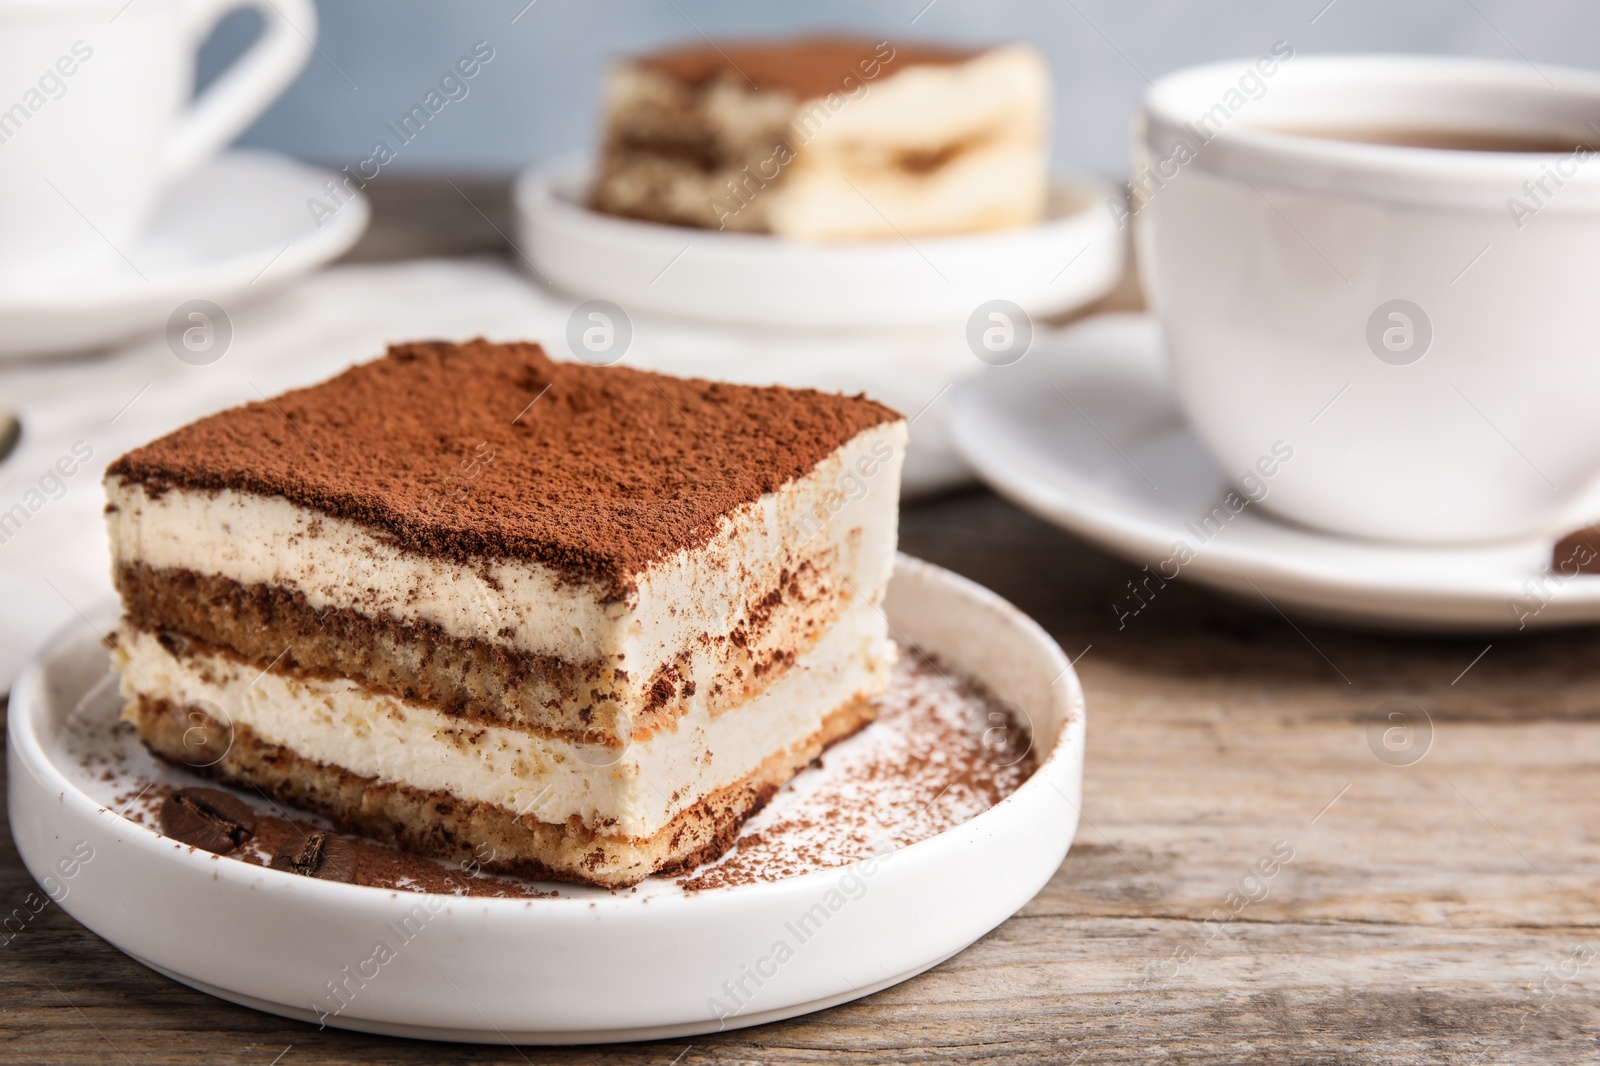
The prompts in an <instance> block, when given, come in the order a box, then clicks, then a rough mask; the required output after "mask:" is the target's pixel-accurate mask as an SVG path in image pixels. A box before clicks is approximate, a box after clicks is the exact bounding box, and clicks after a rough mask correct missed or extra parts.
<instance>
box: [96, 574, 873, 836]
mask: <svg viewBox="0 0 1600 1066" xmlns="http://www.w3.org/2000/svg"><path fill="white" fill-rule="evenodd" d="M886 626H887V623H886V621H885V619H884V617H883V615H882V613H881V612H880V611H879V609H878V608H877V607H876V606H874V605H872V604H870V603H858V604H856V605H855V606H853V607H851V608H850V609H849V610H848V611H847V612H846V613H845V614H844V615H842V616H841V617H840V618H839V620H838V622H837V623H836V624H835V625H834V626H833V628H832V629H831V630H829V632H828V633H827V634H826V635H825V636H824V637H823V638H822V639H821V640H820V641H819V642H818V643H817V644H816V645H815V646H814V647H812V649H811V650H810V651H809V652H808V653H807V654H806V655H804V656H803V657H802V658H801V659H800V661H799V662H798V664H797V665H796V666H795V668H793V669H791V670H789V671H788V672H786V673H785V674H784V675H783V677H782V678H780V679H779V680H778V681H776V682H775V683H773V684H772V685H771V686H769V687H768V688H767V689H766V690H765V691H763V692H762V693H761V694H760V695H759V696H756V697H755V698H753V699H751V700H749V701H747V702H746V703H744V704H743V705H741V706H739V707H736V708H734V709H732V710H729V711H726V712H724V713H722V714H719V715H712V714H709V713H707V712H705V711H703V710H701V711H696V712H691V713H690V714H688V715H686V716H685V717H684V718H681V719H679V720H678V721H677V722H675V723H674V724H673V725H672V726H670V727H668V728H665V729H662V730H660V731H658V732H657V733H655V734H654V735H652V736H651V737H649V738H648V739H646V740H641V741H637V742H635V743H633V744H631V745H629V746H627V747H626V748H623V749H615V748H605V747H602V746H598V745H582V744H574V743H572V742H570V741H566V740H561V739H559V738H547V737H541V736H537V735H534V734H532V733H529V732H526V731H523V730H518V729H508V728H505V727H503V726H496V725H482V724H478V723H473V722H465V721H463V720H461V719H458V718H450V717H448V716H446V715H444V714H441V713H440V712H438V711H436V710H434V709H432V708H430V707H426V706H423V705H421V704H416V703H410V702H408V701H405V700H401V699H396V698H394V697H391V696H384V695H375V694H372V693H369V692H367V691H365V690H363V689H362V688H360V687H359V686H357V685H356V684H354V683H353V682H350V681H345V680H331V681H330V680H317V679H308V680H300V679H296V678H293V677H290V676H287V675H283V674H276V673H270V672H269V673H266V674H262V673H261V672H260V670H259V669H257V668H256V667H253V666H250V665H247V664H244V663H240V662H238V661H236V660H233V659H228V658H223V657H220V656H214V655H190V656H185V657H183V658H178V657H175V656H173V655H172V654H171V653H170V652H168V651H167V649H166V648H164V647H163V646H162V645H161V642H160V641H159V640H157V639H156V638H155V637H154V636H153V635H151V634H149V633H145V632H142V631H138V630H133V629H130V628H128V627H124V628H123V629H122V630H121V631H119V633H118V638H117V639H118V649H119V654H118V655H117V656H116V657H115V662H116V663H117V665H118V668H119V670H120V671H121V674H122V693H123V696H124V698H125V699H129V700H131V699H132V698H133V697H135V696H140V695H142V696H148V697H151V698H155V699H165V700H169V701H171V702H173V703H175V704H178V705H180V706H183V705H188V704H198V705H200V706H202V707H203V708H206V709H207V710H208V711H209V713H211V714H212V715H213V716H214V717H217V718H219V719H222V720H224V721H226V722H228V723H231V724H233V725H245V726H248V727H249V728H250V729H251V731H252V732H254V733H255V734H256V735H257V736H258V737H260V738H261V739H262V740H264V741H267V742H268V743H271V744H278V745H282V746H283V747H286V748H288V749H290V750H291V751H294V752H295V753H297V754H299V755H301V756H304V757H305V758H307V759H311V760H314V761H316V762H319V763H323V764H328V765H333V766H338V767H342V768H343V769H346V770H349V771H350V772H351V773H354V774H357V775H359V776H362V777H371V778H376V779H377V780H378V781H381V782H385V783H393V784H403V785H409V786H411V787H413V788H417V789H421V790H424V791H430V792H431V791H435V790H439V791H444V792H448V793H450V794H451V795H454V796H457V797H460V798H462V799H466V800H474V801H479V802H483V803H490V804H494V805H495V806H498V807H502V808H504V809H506V810H510V811H514V812H516V813H518V814H521V815H531V816H532V817H534V818H536V819H538V820H539V821H541V822H552V823H557V824H565V823H566V822H567V821H568V820H569V819H570V818H573V817H577V818H579V819H581V820H582V822H583V824H584V825H585V826H588V827H589V828H591V829H595V830H597V831H600V832H602V833H604V834H606V835H623V836H629V837H646V836H649V835H651V834H653V833H655V832H656V831H658V830H659V829H661V828H662V827H663V826H665V825H666V824H667V823H668V822H670V821H671V820H672V818H673V817H674V816H676V815H677V814H678V813H679V812H681V811H683V810H684V809H686V808H688V807H690V806H693V805H694V804H695V803H697V802H698V801H700V800H701V799H703V798H705V797H706V796H707V795H709V794H711V793H712V792H715V791H716V790H718V789H720V788H724V787H726V786H728V785H731V784H734V783H736V782H738V781H740V780H742V779H743V778H745V777H747V776H748V775H749V774H750V773H751V772H753V771H754V770H755V769H756V768H757V767H758V766H760V765H761V763H762V762H763V761H764V760H765V759H767V758H768V757H769V756H771V755H774V754H776V753H780V752H787V751H789V750H791V749H793V748H795V747H796V746H798V745H800V744H801V743H803V742H804V741H805V740H806V739H807V738H808V737H811V736H812V735H814V734H815V733H816V732H817V731H818V730H819V729H820V728H821V726H822V722H823V719H824V717H825V716H826V715H827V714H828V713H829V712H831V711H833V710H834V709H835V708H837V707H839V706H840V705H842V704H844V703H845V702H846V701H848V700H850V699H851V698H852V697H854V696H857V695H868V696H871V695H877V694H879V693H881V692H882V691H883V690H884V689H885V688H886V687H887V686H888V681H889V667H890V665H891V664H892V662H893V658H894V645H893V643H892V642H891V641H890V640H888V639H887V637H886V636H885V631H886Z"/></svg>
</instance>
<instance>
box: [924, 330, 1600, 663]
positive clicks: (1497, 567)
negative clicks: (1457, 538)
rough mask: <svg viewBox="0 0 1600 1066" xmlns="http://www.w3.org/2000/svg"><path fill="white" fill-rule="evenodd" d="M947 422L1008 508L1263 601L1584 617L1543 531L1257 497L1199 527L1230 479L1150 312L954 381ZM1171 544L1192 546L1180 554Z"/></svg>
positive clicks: (1497, 625) (1451, 627)
mask: <svg viewBox="0 0 1600 1066" xmlns="http://www.w3.org/2000/svg"><path fill="white" fill-rule="evenodd" d="M950 426H951V433H952V435H953V438H954V441H955V444H956V448H957V450H958V451H960V453H961V454H962V456H963V457H964V458H965V459H966V460H967V462H968V463H969V464H970V465H971V466H972V468H973V469H974V470H975V471H977V473H978V475H979V476H980V477H982V478H983V479H984V480H985V481H987V482H988V483H989V484H990V485H992V486H993V487H994V488H995V489H996V490H997V491H998V492H1000V493H1002V494H1003V495H1005V496H1007V497H1009V498H1010V499H1012V500H1014V501H1015V502H1017V503H1018V504H1020V505H1022V506H1023V507H1026V508H1028V509H1029V510H1031V511H1033V512H1034V513H1036V514H1038V515H1040V516H1042V517H1044V518H1046V519H1049V520H1050V521H1052V522H1054V523H1056V524H1057V525H1060V526H1061V527H1062V528H1064V529H1068V530H1071V531H1072V532H1074V533H1077V534H1078V535H1080V536H1082V537H1084V538H1086V539H1088V540H1090V541H1093V542H1094V543H1096V544H1099V545H1100V546H1102V547H1104V548H1105V549H1106V550H1108V551H1111V552H1114V553H1115V554H1117V555H1120V556H1122V557H1123V558H1126V559H1129V560H1131V561H1133V562H1134V563H1136V564H1140V565H1147V566H1150V567H1152V569H1156V568H1158V567H1160V566H1162V565H1164V567H1165V568H1164V569H1162V570H1161V573H1162V574H1163V575H1164V576H1171V574H1172V573H1173V572H1174V571H1175V570H1176V571H1177V572H1178V573H1180V574H1182V576H1184V577H1187V578H1192V579H1193V580H1195V581H1198V582H1200V583H1202V584H1205V585H1210V586H1212V587H1214V588H1218V589H1222V590H1224V591H1226V592H1230V593H1234V594H1237V595H1239V596H1241V597H1244V598H1246V599H1247V600H1249V601H1252V602H1254V603H1256V604H1258V605H1262V606H1263V609H1266V606H1265V605H1264V604H1262V600H1263V599H1266V600H1268V601H1269V602H1270V603H1271V605H1272V606H1273V607H1276V608H1279V609H1281V610H1285V611H1298V612H1300V613H1303V614H1306V615H1309V616H1314V617H1322V618H1326V619H1329V620H1333V621H1340V622H1345V623H1354V624H1360V625H1372V626H1379V627H1383V628H1394V629H1432V630H1439V631H1462V632H1466V631H1486V632H1487V631H1495V630H1517V629H1519V628H1523V627H1524V626H1526V627H1528V628H1532V627H1534V626H1557V625H1573V624H1577V623H1586V622H1587V623H1592V622H1600V576H1576V577H1568V576H1566V575H1564V574H1561V573H1560V572H1556V573H1554V574H1552V573H1551V569H1550V556H1551V551H1552V547H1553V545H1552V544H1551V542H1550V541H1548V540H1537V541H1523V542H1518V543H1502V544H1494V545H1489V546H1479V547H1450V548H1431V547H1416V546H1412V545H1396V544H1387V543H1382V542H1376V541H1360V540H1352V539H1347V538H1343V537H1338V536H1335V535H1333V534H1329V533H1322V532H1319V531H1317V530H1314V529H1308V528H1305V527H1303V526H1297V525H1292V524H1290V523H1287V522H1284V521H1281V520H1279V519H1277V518H1275V517H1273V516H1272V515H1271V514H1269V513H1268V512H1266V511H1265V510H1264V509H1262V508H1261V507H1260V506H1257V505H1250V506H1247V507H1245V508H1244V509H1243V510H1241V511H1239V512H1238V514H1237V515H1235V516H1234V517H1232V518H1231V519H1229V520H1228V521H1227V522H1226V523H1223V522H1221V521H1220V520H1215V519H1214V520H1213V523H1212V525H1211V526H1210V527H1204V526H1202V525H1201V524H1200V519H1201V518H1202V516H1206V515H1211V514H1214V512H1215V509H1216V508H1218V507H1219V506H1221V505H1222V503H1223V500H1224V498H1225V497H1226V496H1227V495H1228V493H1229V492H1230V491H1231V485H1230V484H1229V483H1228V479H1227V478H1226V477H1225V476H1224V475H1223V473H1222V471H1221V470H1220V469H1219V468H1218V467H1217V465H1216V464H1215V463H1214V462H1213V461H1212V460H1211V458H1210V456H1208V455H1207V454H1206V452H1205V450H1204V449H1203V448H1202V446H1201V444H1200V442H1199V441H1198V440H1197V439H1196V438H1195V437H1194V435H1193V434H1192V433H1191V432H1190V430H1189V428H1188V426H1187V425H1186V424H1185V422H1184V420H1183V416H1182V415H1181V414H1180V413H1179V411H1178V407H1177V403H1176V400H1175V399H1174V397H1173V394H1172V390H1171V388H1170V386H1169V384H1168V379H1167V371H1166V364H1165V358H1164V355H1163V352H1162V344H1161V336H1160V329H1159V326H1158V324H1157V322H1156V320H1155V319H1154V318H1153V317H1150V316H1145V315H1103V316H1099V317H1096V318H1093V319H1090V320H1088V321H1086V322H1084V323H1082V324H1080V325H1078V326H1075V327H1073V328H1072V329H1069V330H1067V331H1065V332H1064V333H1062V334H1061V335H1060V337H1059V339H1058V340H1056V341H1055V342H1053V343H1051V344H1049V345H1039V344H1037V343H1036V344H1035V348H1034V350H1033V351H1031V352H1029V353H1028V355H1027V356H1026V357H1025V358H1023V359H1022V360H1021V361H1020V362H1018V363H1016V364H1014V365H1012V366H1005V367H986V368H984V370H983V371H982V373H980V374H979V375H977V376H976V377H974V378H971V379H969V380H968V381H966V382H964V383H962V384H961V385H958V386H957V389H956V393H955V395H954V397H953V399H952V406H951V422H950ZM1267 499H1268V501H1270V499H1271V496H1270V487H1269V495H1268V496H1267ZM1219 530H1220V531H1219ZM1208 534H1209V536H1208ZM1178 545H1182V546H1185V547H1186V548H1188V549H1189V551H1190V552H1191V553H1192V554H1193V558H1192V559H1191V560H1189V561H1188V562H1186V563H1182V564H1181V565H1179V562H1178V561H1179V560H1181V559H1182V558H1183V556H1182V553H1180V552H1177V551H1175V548H1176V546H1178ZM1128 606H1129V609H1133V608H1135V607H1137V604H1136V603H1133V602H1132V601H1130V603H1129V605H1128Z"/></svg>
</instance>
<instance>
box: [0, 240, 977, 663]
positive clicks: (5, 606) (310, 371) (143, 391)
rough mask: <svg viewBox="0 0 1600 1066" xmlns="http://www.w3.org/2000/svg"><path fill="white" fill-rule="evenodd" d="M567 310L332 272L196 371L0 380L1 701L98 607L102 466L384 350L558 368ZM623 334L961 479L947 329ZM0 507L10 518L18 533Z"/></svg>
mask: <svg viewBox="0 0 1600 1066" xmlns="http://www.w3.org/2000/svg"><path fill="white" fill-rule="evenodd" d="M574 306H576V301H574V300H569V299H566V298H563V297H560V296H556V295H554V294H552V293H550V292H549V291H547V290H544V289H542V288H539V287H537V286H535V285H533V284H531V283H529V282H528V281H526V280H525V279H524V278H523V277H522V276H520V275H518V274H516V273H514V272H513V271H512V270H510V269H509V268H507V267H506V266H505V265H504V264H503V263H501V262H499V261H498V260H489V259H472V260H439V259H434V260H415V261H411V262H405V263H397V264H384V265H377V266H366V265H352V266H341V267H334V268H332V269H329V270H326V271H323V272H322V273H319V274H315V275H312V276H311V277H309V278H307V279H305V280H303V281H301V282H299V283H297V284H296V285H294V286H292V287H290V288H288V289H286V290H285V291H283V292H281V293H279V294H277V295H274V296H271V297H268V298H266V299H264V300H262V301H260V302H257V303H253V304H250V305H249V306H246V307H243V308H239V309H238V310H237V311H233V310H230V317H231V319H232V323H233V339H232V342H231V345H230V346H229V348H228V349H227V351H226V353H225V354H224V355H223V356H222V357H221V358H220V359H218V360H217V361H216V362H214V363H212V364H209V365H205V366H192V365H189V364H188V363H185V362H182V361H180V360H179V359H178V358H177V357H176V356H175V355H173V353H172V352H171V351H170V350H169V349H168V347H167V344H166V340H165V338H163V337H159V336H158V337H155V338H152V339H150V340H147V341H143V342H140V343H137V344H133V345H129V346H127V347H126V348H124V349H122V350H119V351H116V352H112V353H108V354H102V355H98V356H94V357H85V358H81V359H74V360H53V361H50V362H40V363H35V364H25V365H16V364H12V365H8V366H4V367H0V410H8V411H12V412H14V413H16V414H17V415H18V416H19V417H20V418H21V419H22V423H23V437H22V442H21V444H20V445H19V447H18V448H17V450H16V451H15V452H14V453H13V454H12V455H11V457H10V458H9V459H7V460H5V461H4V462H3V463H0V692H5V691H7V690H9V689H10V687H11V685H12V683H13V682H14V681H15V680H16V677H17V674H18V673H19V672H20V670H21V669H22V667H23V665H24V664H25V663H26V662H27V660H28V659H29V658H30V657H31V656H32V655H33V653H34V651H35V650H36V649H37V648H38V647H40V646H41V645H42V644H43V643H44V642H45V641H46V640H48V639H49V638H50V636H51V634H53V633H54V632H55V631H56V630H58V629H60V628H62V627H64V626H68V625H79V626H87V625H89V624H90V623H89V622H88V620H87V618H85V617H84V615H85V614H86V612H87V611H88V610H89V608H90V607H91V606H93V605H94V604H96V603H98V602H100V601H103V600H105V599H107V598H109V597H111V596H112V595H113V591H112V587H111V580H110V559H109V556H108V554H107V550H106V541H105V531H104V527H103V524H102V520H101V508H102V507H103V505H104V502H105V501H104V496H103V493H102V491H101V488H100V477H101V474H102V472H103V471H104V469H105V466H106V464H107V463H109V462H110V461H111V460H112V459H114V458H116V457H117V456H118V455H120V454H122V453H123V452H124V451H127V450H128V449H129V448H132V447H134V446H135V445H138V444H142V443H144V442H145V441H148V440H150V439H152V438H154V437H156V436H159V435H160V434H162V433H165V432H167V431H169V430H171V429H174V428H176V427H177V426H180V425H182V424H183V423H185V422H188V421H190V420H192V419H194V418H196V417H198V416H200V415H204V414H208V413H210V412H212V411H217V410H220V409H222V408H224V407H229V406H232V405H234V404H239V403H244V402H246V401H249V400H255V399H260V398H261V397H263V396H271V395H274V394H276V393H278V392H281V391H283V390H284V389H287V388H293V387H296V386H300V385H307V384H311V383H313V382H316V381H320V380H322V379H324V378H327V377H329V376H331V375H333V374H334V373H337V372H338V371H339V370H341V369H343V368H344V367H346V366H349V365H350V364H351V363H354V362H359V361H362V360H365V359H370V358H372V357H374V356H376V355H379V354H381V353H382V351H383V349H384V346H385V345H386V344H387V343H389V342H391V341H405V340H419V339H433V338H444V339H451V340H461V339H466V338H469V337H474V336H480V335H482V336H487V337H489V338H490V339H492V340H520V339H532V340H538V341H541V342H543V343H544V344H545V346H546V348H547V349H548V350H549V351H550V352H551V353H552V354H553V355H556V356H557V357H569V353H568V351H567V347H566V341H565V337H566V328H567V318H568V316H569V314H570V313H571V311H572V309H573V307H574ZM633 330H634V332H633V340H632V343H631V346H630V348H629V350H628V352H627V354H626V356H625V357H624V359H623V360H622V362H623V364H624V365H628V366H635V367H644V368H650V369H657V370H665V371H670V372H672V373H675V374H687V375H695V376H699V377H710V378H721V379H725V380H730V381H739V382H746V383H752V384H770V383H777V384H784V385H809V386H813V387H817V388H824V389H833V390H841V391H846V392H852V393H853V392H866V393H867V394H868V395H870V396H872V397H874V398H876V399H879V400H882V401H884V402H885V403H888V404H890V405H892V406H894V407H896V408H898V409H899V410H901V411H904V412H905V413H906V415H907V416H908V417H914V419H915V420H914V422H913V424H912V428H911V447H910V450H909V451H908V453H907V459H906V473H905V491H906V492H907V493H908V494H917V493H926V492H929V491H932V490H936V489H939V488H942V487H945V486H949V485H953V484H957V483H960V482H961V481H963V480H965V479H966V477H967V475H966V473H965V472H964V470H963V469H962V467H961V465H960V463H959V462H958V460H957V459H956V457H955V455H954V453H953V452H952V451H951V449H950V446H949V443H948V440H947V438H946V435H945V429H944V417H945V407H946V405H947V403H948V392H947V390H948V388H949V386H950V384H951V383H952V382H954V381H955V380H956V379H957V378H959V377H961V376H964V375H966V374H968V373H971V372H973V371H976V370H977V369H979V368H980V366H981V364H980V363H979V362H978V360H977V359H976V358H975V357H974V356H973V354H972V353H971V351H969V350H968V348H967V346H966V341H965V339H964V333H963V330H962V328H961V326H960V325H959V324H958V325H953V326H948V327H943V328H937V329H928V330H919V331H911V332H907V331H897V332H892V333H891V332H883V333H875V334H861V333H847V334H846V333H820V332H810V333H807V332H801V331H783V332H771V331H762V330H756V329H723V328H717V327H712V326H707V325H700V324H694V323H687V322H680V321H668V320H653V319H640V320H635V321H634V323H633ZM74 449H76V451H75V450H74ZM14 504H21V505H22V507H23V509H24V510H26V511H27V517H26V520H25V521H23V522H21V524H20V527H19V526H18V524H17V522H16V517H17V515H18V514H19V513H20V512H17V511H15V510H13V509H12V508H13V505H14ZM8 512H9V513H10V515H11V516H12V517H11V518H10V519H6V518H5V517H4V516H5V515H6V514H7V513H8Z"/></svg>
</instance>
